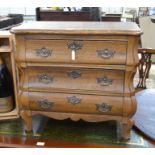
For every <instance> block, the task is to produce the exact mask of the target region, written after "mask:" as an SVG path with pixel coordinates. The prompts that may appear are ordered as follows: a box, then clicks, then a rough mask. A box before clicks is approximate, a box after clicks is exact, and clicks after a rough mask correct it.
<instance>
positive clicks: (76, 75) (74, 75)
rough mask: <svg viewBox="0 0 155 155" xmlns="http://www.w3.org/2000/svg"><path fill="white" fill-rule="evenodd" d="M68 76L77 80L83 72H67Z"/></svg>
mask: <svg viewBox="0 0 155 155" xmlns="http://www.w3.org/2000/svg"><path fill="white" fill-rule="evenodd" d="M67 75H68V76H69V77H70V78H73V79H76V78H79V77H81V72H80V71H78V70H73V71H68V72H67Z"/></svg>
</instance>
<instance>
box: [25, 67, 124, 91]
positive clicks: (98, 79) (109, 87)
mask: <svg viewBox="0 0 155 155" xmlns="http://www.w3.org/2000/svg"><path fill="white" fill-rule="evenodd" d="M26 70H27V71H26V72H27V74H28V87H29V90H33V91H35V90H37V91H39V90H40V91H48V92H51V91H52V90H53V89H59V90H60V89H61V90H64V89H65V90H66V89H68V90H69V91H72V90H75V91H76V90H78V91H80V90H84V91H86V90H87V91H102V92H113V93H116V92H117V93H122V92H123V85H124V71H122V70H110V69H81V68H59V67H28V68H27V69H26Z"/></svg>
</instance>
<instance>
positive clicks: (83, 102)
mask: <svg viewBox="0 0 155 155" xmlns="http://www.w3.org/2000/svg"><path fill="white" fill-rule="evenodd" d="M27 97H28V102H26V101H27V100H26V99H25V98H27ZM21 99H22V104H23V108H24V109H30V110H34V111H35V110H37V111H52V112H66V113H87V114H103V115H117V116H119V115H120V116H121V115H122V114H123V97H112V96H95V95H80V94H64V93H63V94H62V93H61V94H60V93H38V92H28V93H23V95H22V96H21Z"/></svg>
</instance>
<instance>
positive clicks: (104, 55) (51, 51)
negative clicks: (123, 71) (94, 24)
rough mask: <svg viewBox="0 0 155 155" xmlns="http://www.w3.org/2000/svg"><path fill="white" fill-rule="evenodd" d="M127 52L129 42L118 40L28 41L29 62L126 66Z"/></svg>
mask: <svg viewBox="0 0 155 155" xmlns="http://www.w3.org/2000/svg"><path fill="white" fill-rule="evenodd" d="M74 51H75V60H73V57H74ZM126 52H127V42H125V41H118V40H117V41H102V40H98V41H94V40H92V41H91V40H89V41H87V40H85V41H73V40H26V61H28V62H57V63H83V64H85V63H86V64H125V63H126Z"/></svg>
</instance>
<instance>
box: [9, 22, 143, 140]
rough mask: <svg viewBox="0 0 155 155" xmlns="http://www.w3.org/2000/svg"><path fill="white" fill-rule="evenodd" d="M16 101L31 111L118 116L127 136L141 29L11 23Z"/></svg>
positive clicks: (92, 118)
mask: <svg viewBox="0 0 155 155" xmlns="http://www.w3.org/2000/svg"><path fill="white" fill-rule="evenodd" d="M11 32H12V33H13V34H14V37H15V44H16V46H15V51H14V54H15V59H16V60H15V61H16V69H17V87H18V94H17V97H18V102H19V103H20V105H19V107H20V115H21V117H22V118H23V120H24V122H25V124H26V130H28V131H29V130H32V116H33V115H36V114H42V115H45V116H48V117H51V118H54V119H59V120H63V119H67V118H70V119H72V120H74V121H78V120H80V119H82V120H85V121H89V122H99V121H108V120H116V121H117V124H118V129H119V131H120V137H122V138H124V139H128V138H129V137H130V129H131V127H132V125H133V121H132V120H131V117H132V116H133V114H134V113H135V111H136V100H135V89H134V86H133V78H134V75H135V72H136V67H137V63H138V55H137V47H138V41H139V36H140V34H141V31H140V29H139V27H138V26H137V25H136V24H135V23H125V22H112V23H111V22H30V23H24V24H23V25H21V26H18V27H16V28H13V29H12V30H11Z"/></svg>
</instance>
